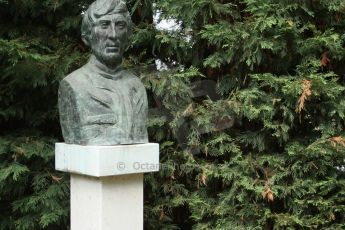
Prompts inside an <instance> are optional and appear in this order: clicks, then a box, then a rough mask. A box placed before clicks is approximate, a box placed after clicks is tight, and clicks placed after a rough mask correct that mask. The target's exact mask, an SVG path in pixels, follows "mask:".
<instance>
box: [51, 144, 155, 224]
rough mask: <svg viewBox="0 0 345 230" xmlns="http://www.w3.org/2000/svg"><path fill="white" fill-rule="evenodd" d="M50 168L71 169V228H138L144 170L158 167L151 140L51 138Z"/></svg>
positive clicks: (141, 207)
mask: <svg viewBox="0 0 345 230" xmlns="http://www.w3.org/2000/svg"><path fill="white" fill-rule="evenodd" d="M55 168H56V169H57V170H60V171H64V172H70V173H71V230H116V229H120V230H127V229H128V230H142V229H143V205H144V204H143V173H145V172H154V171H158V170H159V146H158V144H155V143H148V144H137V145H117V146H80V145H69V144H64V143H56V145H55Z"/></svg>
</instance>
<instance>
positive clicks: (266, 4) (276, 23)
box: [0, 0, 345, 230]
mask: <svg viewBox="0 0 345 230" xmlns="http://www.w3.org/2000/svg"><path fill="white" fill-rule="evenodd" d="M90 2H91V1H82V0H78V1H70V0H63V1H55V0H44V1H27V0H25V1H24V0H23V1H22V0H16V1H7V0H3V1H0V19H1V20H0V54H1V55H0V82H1V84H0V88H1V90H0V102H1V103H0V105H1V107H0V128H1V130H0V135H1V136H0V162H1V163H0V209H1V211H0V229H68V206H69V204H68V196H69V195H68V190H69V189H68V183H69V182H68V179H67V175H64V174H60V173H58V172H55V171H54V169H53V144H54V142H55V141H61V134H60V130H59V124H58V115H57V110H56V101H57V99H56V92H57V87H58V82H59V81H60V80H61V78H62V77H64V76H65V75H66V74H67V73H69V72H71V71H72V70H74V69H76V68H78V67H79V66H80V65H82V64H83V63H85V62H86V60H87V58H88V56H89V51H88V49H87V48H86V47H85V46H84V45H83V44H82V42H81V40H80V38H79V36H80V32H79V26H80V14H81V13H82V12H83V11H84V10H85V6H86V5H88V4H89V3H90ZM128 6H129V8H130V11H131V13H132V19H133V22H134V34H133V36H132V38H131V43H130V46H129V48H128V52H127V54H126V55H127V56H126V59H125V61H124V64H125V66H127V67H129V68H132V69H133V70H135V71H137V72H138V73H140V77H141V79H142V81H143V82H144V83H145V85H146V87H147V90H148V95H149V99H150V100H149V103H150V111H149V112H150V113H149V115H150V119H149V135H150V141H151V142H158V143H160V158H161V169H160V171H159V172H158V173H152V174H147V175H145V229H226V230H227V229H234V230H236V229H238V230H240V229H267V230H271V229H344V228H345V216H344V213H345V198H344V197H345V194H344V193H345V175H344V174H345V167H344V155H345V133H344V116H345V99H344V98H345V84H344V83H345V81H344V74H345V69H344V64H343V63H344V61H345V46H344V42H345V36H344V31H345V15H344V12H345V11H344V10H345V5H344V3H343V1H340V0H328V1H324V0H316V1H309V0H308V1H307V0H299V1H293V0H280V1H274V0H240V1H237V0H234V1H230V0H191V1H177V0H164V1H163V0H162V1H156V0H129V1H128ZM154 12H156V13H157V12H158V13H159V14H158V19H157V16H155V17H154ZM161 19H169V20H173V21H174V22H175V23H176V25H177V26H175V27H174V28H173V29H159V28H157V27H156V24H157V22H156V20H158V22H159V20H161ZM159 66H161V68H158V67H159ZM25 130H30V131H25Z"/></svg>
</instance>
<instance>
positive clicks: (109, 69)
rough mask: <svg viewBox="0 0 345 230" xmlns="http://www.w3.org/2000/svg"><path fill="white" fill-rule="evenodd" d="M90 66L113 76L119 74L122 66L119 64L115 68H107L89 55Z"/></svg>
mask: <svg viewBox="0 0 345 230" xmlns="http://www.w3.org/2000/svg"><path fill="white" fill-rule="evenodd" d="M89 62H90V63H91V64H92V65H94V66H95V67H96V68H97V69H99V70H101V71H103V72H106V73H107V74H110V75H112V74H115V73H117V72H119V71H120V70H122V69H123V68H122V65H121V64H119V65H117V66H115V67H109V66H107V65H105V64H103V63H102V62H100V61H99V60H98V59H97V58H96V57H95V55H93V54H92V55H91V58H90V61H89Z"/></svg>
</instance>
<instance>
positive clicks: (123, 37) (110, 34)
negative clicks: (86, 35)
mask: <svg viewBox="0 0 345 230" xmlns="http://www.w3.org/2000/svg"><path fill="white" fill-rule="evenodd" d="M127 26H128V25H127V20H126V17H125V16H124V15H123V14H120V13H115V14H108V15H104V16H102V17H100V18H98V19H97V21H96V22H95V24H94V26H93V29H92V31H91V38H92V40H91V49H92V52H93V53H94V55H95V56H96V58H97V59H98V60H99V61H100V62H102V63H103V64H104V65H106V66H107V67H108V68H116V67H117V66H119V65H120V64H121V62H122V56H123V53H124V51H125V48H126V45H127V42H128V30H127Z"/></svg>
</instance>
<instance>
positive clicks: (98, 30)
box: [59, 0, 148, 145]
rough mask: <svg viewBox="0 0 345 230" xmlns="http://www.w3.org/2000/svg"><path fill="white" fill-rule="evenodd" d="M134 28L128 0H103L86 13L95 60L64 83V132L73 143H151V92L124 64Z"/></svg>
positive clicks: (86, 36) (61, 98) (86, 33)
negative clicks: (148, 132)
mask: <svg viewBox="0 0 345 230" xmlns="http://www.w3.org/2000/svg"><path fill="white" fill-rule="evenodd" d="M130 34H131V19H130V15H129V13H128V10H127V7H126V4H125V2H123V1H119V0H98V1H95V2H94V3H92V4H91V5H90V7H89V8H88V10H87V11H86V13H85V14H84V16H83V22H82V39H83V41H84V43H85V44H86V45H88V46H90V47H91V49H92V56H91V58H90V60H89V62H88V63H87V64H86V65H84V66H83V67H81V68H80V69H78V70H76V71H74V72H72V73H71V74H69V75H68V76H67V77H65V78H64V79H63V80H62V81H61V83H60V88H59V113H60V123H61V128H62V134H63V137H64V139H65V142H66V143H68V144H80V145H115V144H134V143H147V142H148V138H147V127H146V121H147V107H148V105H147V96H146V91H145V88H144V86H143V84H142V83H141V81H140V80H139V78H138V77H137V76H135V75H134V74H133V73H131V72H130V71H128V70H124V69H123V68H122V57H123V53H124V51H125V49H126V46H127V42H128V38H129V36H130Z"/></svg>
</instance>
